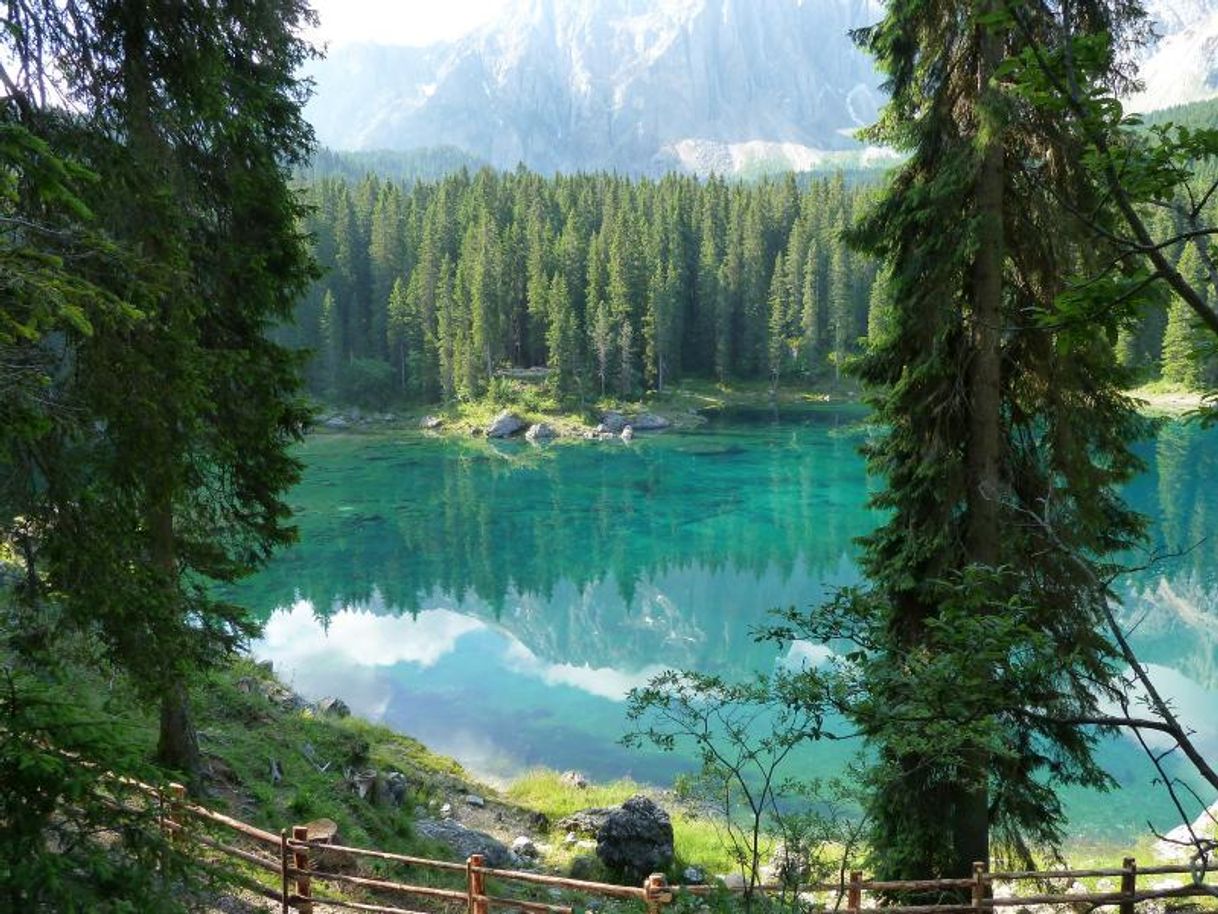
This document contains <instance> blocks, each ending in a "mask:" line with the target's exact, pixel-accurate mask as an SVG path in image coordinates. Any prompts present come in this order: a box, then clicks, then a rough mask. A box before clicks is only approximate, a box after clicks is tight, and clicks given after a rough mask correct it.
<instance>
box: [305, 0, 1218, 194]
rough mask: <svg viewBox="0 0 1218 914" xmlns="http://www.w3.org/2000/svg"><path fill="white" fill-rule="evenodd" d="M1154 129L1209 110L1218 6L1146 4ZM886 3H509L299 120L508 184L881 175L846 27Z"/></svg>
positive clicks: (1146, 100)
mask: <svg viewBox="0 0 1218 914" xmlns="http://www.w3.org/2000/svg"><path fill="white" fill-rule="evenodd" d="M1146 7H1147V13H1148V16H1149V18H1150V21H1151V23H1152V28H1153V30H1154V33H1155V34H1156V35H1157V36H1159V37H1157V38H1156V39H1155V40H1154V41H1152V42H1151V44H1149V45H1148V46H1147V47H1145V48H1143V49H1142V50H1141V51H1140V52H1139V56H1140V57H1141V58H1142V60H1141V69H1140V74H1141V79H1142V81H1143V83H1144V89H1143V90H1142V91H1140V92H1139V93H1137V94H1136V95H1134V96H1132V97H1131V98H1130V99H1128V100H1127V102H1128V104H1127V107H1128V108H1129V109H1130V110H1136V111H1142V112H1149V111H1154V110H1157V109H1161V108H1165V107H1168V106H1173V105H1180V104H1185V103H1189V102H1193V101H1197V100H1199V99H1207V98H1212V97H1214V96H1218V0H1148V2H1147V4H1146ZM881 13H882V4H881V3H880V2H879V0H513V2H511V3H509V5H508V6H507V7H506V8H505V10H504V12H503V13H502V14H501V15H500V16H499V17H498V18H497V19H495V20H494V21H493V22H491V23H490V24H488V25H486V26H484V27H483V28H481V29H479V30H478V31H475V32H473V33H471V34H469V35H467V36H465V37H464V38H462V39H460V40H458V41H455V42H448V43H442V44H436V45H431V46H427V47H422V48H418V47H392V46H383V45H369V44H363V45H349V46H346V47H340V48H338V49H336V50H334V51H333V53H332V54H331V55H330V56H329V58H327V59H326V60H324V61H320V62H319V63H317V64H316V65H315V67H314V69H313V71H312V73H311V75H312V76H313V78H314V79H315V80H316V83H317V94H316V96H315V97H314V99H313V100H312V101H311V102H310V104H309V106H308V108H307V110H306V114H307V116H308V117H309V119H310V120H311V121H312V123H313V125H314V127H315V128H316V130H317V134H318V139H319V140H320V141H321V142H322V143H323V144H324V145H326V146H329V147H331V148H333V149H344V150H411V149H417V148H420V147H430V148H435V147H452V148H454V149H456V150H460V151H462V152H463V153H465V154H466V155H468V156H469V158H470V160H471V161H482V162H486V163H489V164H491V165H494V166H496V167H500V168H512V167H515V166H516V164H517V163H520V162H523V163H524V164H525V165H527V166H529V167H530V168H532V169H535V170H537V171H540V172H543V173H548V172H551V171H566V172H570V171H580V170H584V171H587V170H596V169H610V170H616V171H621V172H628V173H634V174H638V173H643V174H658V173H661V172H664V171H667V170H669V169H672V168H676V169H679V170H682V171H692V172H697V173H700V174H706V173H708V172H711V171H714V172H718V173H720V174H736V175H741V174H745V175H747V174H749V173H750V172H764V171H778V170H786V169H794V170H796V171H808V170H812V169H817V168H825V167H846V168H857V167H860V166H866V165H869V164H875V163H880V164H884V163H887V162H889V161H891V157H890V156H889V154H887V153H886V152H884V151H882V150H877V149H874V148H867V147H864V146H863V145H862V144H861V143H859V142H858V141H857V140H855V139H854V137H853V132H854V130H855V129H856V128H857V127H859V126H861V125H864V124H867V123H870V122H871V120H872V119H873V118H874V116H875V113H876V111H877V110H878V107H879V105H881V104H882V103H883V95H882V93H881V91H880V90H879V84H880V79H879V77H878V75H877V74H876V72H875V70H874V69H873V67H872V65H871V62H870V59H869V58H868V57H867V55H865V54H863V53H861V52H860V51H859V50H858V49H857V48H856V47H855V46H854V44H853V43H852V41H851V40H850V38H849V35H848V32H849V30H850V29H852V28H857V27H859V26H862V25H867V24H869V23H871V22H874V21H876V20H877V19H878V18H879V17H880V15H881Z"/></svg>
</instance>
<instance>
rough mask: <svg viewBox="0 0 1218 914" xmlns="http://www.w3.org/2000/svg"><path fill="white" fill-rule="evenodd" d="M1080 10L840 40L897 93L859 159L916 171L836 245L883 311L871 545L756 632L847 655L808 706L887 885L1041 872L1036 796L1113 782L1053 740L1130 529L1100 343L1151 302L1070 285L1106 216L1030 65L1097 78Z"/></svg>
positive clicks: (1108, 342)
mask: <svg viewBox="0 0 1218 914" xmlns="http://www.w3.org/2000/svg"><path fill="white" fill-rule="evenodd" d="M1085 7H1086V10H1085V12H1080V13H1079V19H1078V20H1072V22H1071V24H1070V26H1069V28H1064V27H1063V26H1062V24H1061V22H1060V21H1059V20H1058V18H1057V17H1059V16H1061V15H1073V13H1072V12H1070V11H1066V12H1064V13H1063V11H1062V10H1061V9H1057V8H1051V7H1049V6H1043V7H1042V6H1036V8H1035V12H1034V14H1032V13H1031V11H1030V8H1027V7H1024V6H1022V5H1020V6H1012V5H1005V4H1002V5H1000V4H981V5H978V4H949V5H948V6H946V7H944V6H941V5H940V6H936V5H934V4H912V5H896V6H891V7H889V9H888V13H887V15H886V16H885V18H884V19H883V20H882V21H881V22H880V23H878V24H877V25H876V26H875V27H873V28H870V29H865V30H862V31H861V32H860V33H859V37H860V41H861V43H862V44H863V45H864V46H865V47H866V48H867V49H868V50H870V51H871V52H872V53H873V54H874V55H875V57H876V59H877V62H878V64H879V66H880V67H881V69H882V70H883V71H884V72H885V73H886V75H887V76H888V78H889V80H890V85H891V87H892V101H891V103H890V104H889V105H888V107H887V108H886V109H885V111H884V113H883V115H882V117H881V119H880V121H879V123H878V124H877V125H876V126H875V127H873V128H872V129H871V131H870V136H871V137H872V138H873V139H875V140H877V141H880V142H884V143H886V144H888V145H892V146H895V147H897V148H900V149H903V150H906V151H908V152H909V158H908V159H907V161H906V162H905V164H904V165H903V166H902V167H901V168H900V169H899V170H898V171H897V173H896V174H895V175H894V176H893V179H892V181H891V183H890V185H889V187H888V188H887V190H886V192H885V193H884V195H883V196H882V197H881V198H880V199H879V200H878V201H877V202H876V203H875V204H874V206H872V207H871V208H870V210H869V211H868V212H867V214H866V215H865V216H864V218H863V219H862V220H861V221H860V223H859V224H858V226H857V227H856V228H855V229H854V230H853V231H852V233H851V237H852V241H853V242H854V243H855V244H856V245H857V246H858V248H859V249H860V250H861V251H862V252H864V253H866V254H869V255H871V256H873V257H877V258H881V259H882V260H883V261H884V268H885V271H886V273H887V276H888V280H887V282H888V284H889V287H890V288H889V291H888V293H887V294H886V295H885V296H884V297H883V298H881V299H880V300H881V301H883V300H884V299H885V298H886V299H887V301H888V302H889V303H890V305H891V307H890V308H889V309H888V312H887V314H885V315H884V317H883V320H882V321H880V320H877V322H876V327H875V332H874V333H873V334H871V336H872V339H871V345H870V347H869V348H868V350H867V351H866V352H865V353H864V354H863V355H862V356H861V357H860V358H859V360H858V362H857V364H856V368H855V370H856V371H857V374H858V375H859V377H860V378H861V379H862V380H863V381H864V382H865V383H866V384H867V385H869V387H870V389H871V391H872V393H871V402H872V403H873V405H874V406H875V408H876V410H877V413H878V421H879V422H880V424H881V425H882V427H883V432H882V434H881V435H879V436H877V437H876V438H875V439H873V440H871V441H870V442H868V444H867V445H866V447H865V452H866V454H867V456H868V458H869V462H870V467H871V470H872V471H873V472H874V473H875V474H876V475H877V476H879V477H880V478H882V479H883V480H884V483H885V488H884V489H883V490H882V491H881V492H879V493H877V495H876V496H875V497H874V499H873V504H874V505H875V506H876V507H877V508H881V509H883V510H885V511H886V512H887V514H888V520H887V522H886V523H885V524H883V525H882V526H881V527H880V528H879V529H878V530H877V531H876V532H875V533H874V534H872V535H871V536H869V537H867V538H866V540H865V541H864V548H865V552H864V555H863V560H862V564H863V567H864V570H865V572H866V574H867V577H868V581H869V584H868V586H867V587H865V588H863V589H861V590H857V591H847V592H845V593H843V594H841V595H839V597H838V599H837V600H836V601H834V602H832V603H830V604H829V605H828V606H825V607H822V608H821V609H820V610H817V611H814V612H812V613H810V614H799V613H796V614H792V615H791V616H789V617H788V622H789V623H790V624H789V626H788V627H787V628H786V629H785V630H782V628H781V627H780V630H779V632H777V633H776V634H777V635H778V637H779V638H780V640H789V639H790V638H793V637H797V638H804V637H808V638H812V639H813V640H816V641H826V640H830V639H832V638H847V639H848V640H850V641H852V642H853V649H852V650H850V651H848V652H847V653H846V654H845V655H844V658H843V659H842V660H841V661H840V663H839V664H837V665H836V666H835V667H834V668H833V669H831V670H828V671H826V670H809V671H806V673H805V676H804V687H805V690H806V692H807V694H808V696H809V699H808V700H809V701H811V700H817V701H820V702H825V703H828V704H829V705H830V706H831V707H835V708H837V709H838V710H840V711H841V712H842V713H844V714H845V715H846V716H847V717H848V719H850V720H851V721H853V722H854V723H855V725H856V726H857V727H858V729H859V731H860V733H861V735H863V736H864V737H865V738H866V739H867V740H868V742H869V743H870V744H871V745H872V747H873V749H874V751H875V759H876V761H875V764H874V765H873V766H872V767H871V769H870V770H869V777H868V791H867V804H866V808H867V810H868V812H869V813H870V815H871V829H870V834H869V838H870V840H869V843H870V847H871V852H872V856H873V864H874V865H875V868H876V872H877V873H878V874H879V875H880V876H881V878H885V877H895V878H919V877H925V876H926V875H927V874H932V873H933V874H943V875H955V876H965V875H967V874H968V871H969V868H970V867H971V861H972V860H975V859H981V858H983V857H987V856H989V847H990V846H991V845H990V841H991V840H992V841H993V847H994V849H995V851H996V856H998V857H999V858H1000V859H1013V860H1016V861H1021V862H1024V863H1026V862H1028V861H1030V860H1031V859H1032V858H1033V857H1034V856H1035V855H1036V853H1037V852H1045V853H1048V854H1049V855H1051V854H1052V852H1053V849H1054V848H1055V847H1056V846H1057V845H1058V844H1059V843H1060V840H1061V837H1062V831H1061V829H1062V821H1063V820H1062V810H1061V806H1060V803H1059V802H1058V801H1057V799H1056V796H1055V793H1054V788H1055V787H1056V786H1058V785H1060V784H1069V783H1084V784H1090V785H1092V786H1102V785H1103V784H1105V783H1106V777H1105V775H1104V774H1103V772H1101V771H1100V770H1099V769H1098V768H1097V766H1096V765H1095V763H1094V760H1093V757H1092V748H1093V737H1092V736H1091V735H1088V734H1085V732H1083V731H1080V730H1079V729H1078V728H1077V727H1073V726H1072V725H1071V724H1069V723H1068V722H1069V721H1071V720H1076V719H1080V718H1085V717H1087V716H1089V715H1090V714H1091V713H1093V712H1094V711H1095V708H1096V702H1097V700H1098V698H1097V690H1102V689H1104V688H1106V687H1108V686H1110V685H1111V684H1112V683H1113V681H1114V673H1113V670H1112V666H1111V659H1112V656H1113V649H1112V648H1111V646H1110V645H1109V644H1108V643H1107V642H1106V641H1105V640H1104V638H1103V637H1102V636H1100V635H1099V634H1097V631H1098V629H1099V626H1100V623H1101V620H1102V611H1103V607H1104V605H1105V601H1106V600H1107V599H1108V594H1107V593H1106V592H1104V588H1103V587H1102V586H1100V585H1097V584H1096V583H1095V582H1096V581H1097V580H1103V579H1104V576H1105V573H1106V572H1107V570H1108V566H1107V562H1109V561H1110V559H1109V558H1108V557H1109V556H1111V555H1112V554H1114V553H1115V552H1117V551H1119V550H1121V549H1122V548H1126V547H1128V546H1129V545H1130V544H1132V543H1134V542H1136V541H1137V538H1138V536H1139V535H1140V532H1141V528H1142V523H1141V519H1140V518H1138V517H1136V516H1134V515H1132V514H1131V513H1130V512H1129V511H1128V510H1127V509H1126V508H1125V507H1124V505H1123V504H1122V503H1121V501H1120V499H1119V498H1118V496H1117V487H1118V486H1119V485H1120V484H1121V483H1122V482H1124V481H1125V480H1127V479H1129V478H1130V476H1131V475H1132V474H1133V473H1134V472H1136V470H1137V469H1138V466H1139V464H1138V461H1137V460H1136V458H1134V457H1133V456H1132V455H1131V454H1130V452H1129V450H1128V442H1129V441H1131V440H1132V439H1133V438H1134V437H1136V434H1137V429H1138V426H1137V422H1136V419H1135V417H1134V414H1133V412H1132V410H1131V406H1130V404H1129V403H1128V402H1127V401H1126V400H1125V399H1124V398H1123V397H1122V396H1121V395H1120V393H1119V391H1120V389H1121V387H1122V386H1123V385H1124V384H1125V383H1126V377H1125V375H1124V374H1123V373H1122V372H1121V371H1120V370H1119V369H1118V367H1117V366H1116V365H1115V364H1114V360H1113V354H1112V345H1113V344H1114V343H1115V342H1116V339H1117V334H1118V330H1119V329H1120V328H1122V327H1125V328H1128V327H1131V326H1132V324H1133V323H1134V321H1135V319H1136V318H1135V316H1136V314H1137V312H1138V310H1139V308H1140V307H1143V306H1145V305H1146V304H1147V296H1146V295H1145V294H1144V293H1145V283H1143V282H1141V277H1139V276H1138V275H1137V269H1136V268H1135V267H1125V266H1122V267H1121V269H1119V270H1117V271H1115V272H1114V273H1113V274H1112V275H1111V277H1110V278H1109V280H1108V281H1107V282H1106V283H1090V284H1089V283H1088V282H1087V280H1089V279H1090V278H1091V275H1092V274H1091V271H1090V269H1089V266H1090V264H1092V263H1094V262H1105V260H1104V258H1105V257H1106V256H1108V257H1110V256H1111V255H1112V252H1111V251H1110V250H1107V249H1104V248H1103V245H1097V243H1096V242H1095V241H1094V240H1093V239H1092V238H1091V237H1090V233H1089V231H1088V227H1087V226H1086V225H1084V224H1082V223H1081V221H1078V220H1075V219H1073V218H1072V212H1071V211H1069V210H1067V209H1065V208H1063V206H1062V204H1061V201H1062V199H1064V198H1072V199H1077V200H1079V201H1085V202H1080V203H1079V204H1078V207H1079V208H1080V209H1085V210H1086V211H1087V212H1098V213H1099V214H1100V215H1099V216H1098V217H1097V218H1099V219H1110V218H1111V217H1112V209H1111V207H1107V206H1104V205H1102V204H1101V203H1097V201H1100V200H1102V199H1103V195H1102V194H1101V193H1100V192H1099V191H1098V190H1097V187H1096V182H1095V181H1094V178H1093V176H1092V175H1091V174H1090V173H1089V172H1088V171H1087V170H1086V168H1085V167H1073V166H1072V165H1070V164H1068V163H1083V162H1084V160H1085V159H1086V158H1087V151H1086V144H1085V141H1084V138H1083V136H1082V135H1081V131H1080V130H1077V129H1075V130H1063V129H1061V128H1060V127H1059V126H1058V125H1057V122H1058V120H1059V119H1060V116H1061V114H1062V112H1063V111H1064V110H1065V105H1064V103H1063V101H1062V99H1061V98H1060V96H1059V95H1058V94H1057V93H1056V91H1055V86H1054V84H1053V81H1052V79H1050V78H1048V77H1047V76H1046V67H1045V66H1044V64H1045V62H1046V61H1059V62H1064V61H1066V60H1067V59H1069V60H1071V61H1072V62H1073V65H1074V66H1076V67H1077V68H1078V73H1079V78H1080V79H1081V80H1084V81H1085V84H1087V85H1091V84H1092V81H1094V82H1095V83H1096V84H1097V85H1098V84H1101V83H1104V82H1105V81H1106V80H1108V79H1110V78H1111V76H1112V74H1111V73H1110V71H1109V68H1110V66H1111V61H1112V57H1111V54H1110V53H1109V49H1110V47H1111V41H1112V36H1113V34H1115V33H1118V32H1119V31H1120V30H1121V29H1123V28H1125V27H1126V26H1127V24H1128V23H1127V21H1126V20H1125V19H1124V16H1125V15H1126V13H1128V12H1129V10H1127V9H1125V8H1124V6H1123V5H1122V4H1120V3H1114V4H1105V3H1096V4H1085ZM1071 9H1073V8H1071ZM1063 35H1069V36H1070V37H1069V38H1066V39H1063V37H1062V36H1063ZM1047 69H1048V70H1052V64H1050V65H1049V66H1048V68H1047ZM979 74H980V76H979ZM1050 125H1052V126H1050ZM1048 163H1061V164H1062V167H1060V168H1058V167H1056V165H1052V166H1051V165H1049V164H1048ZM1084 164H1085V163H1084ZM1158 175H1159V172H1157V171H1156V170H1155V169H1154V168H1148V169H1147V171H1146V173H1145V175H1144V177H1145V180H1147V181H1149V182H1151V183H1154V182H1155V181H1157V180H1159V177H1158ZM948 227H950V229H949V228H948ZM839 256H841V255H839V254H837V253H836V252H835V253H834V255H833V258H834V260H835V261H836V260H837V259H838V258H839ZM1109 262H1116V263H1118V264H1123V263H1124V262H1123V261H1122V260H1121V259H1120V258H1116V259H1115V260H1114V261H1109ZM836 269H841V267H838V268H836ZM833 271H834V269H833V268H832V267H831V272H833ZM1071 276H1078V277H1079V279H1078V280H1077V281H1075V282H1071V281H1070V277H1071ZM831 300H832V299H831ZM832 312H833V309H832V307H831V308H830V313H832ZM1098 315H1103V319H1104V322H1105V328H1106V330H1107V331H1108V332H1106V333H1104V334H1102V335H1099V334H1097V333H1096V332H1095V327H1094V323H1093V319H1094V318H1095V317H1096V316H1098ZM878 317H879V315H878V314H877V318H878ZM859 329H861V328H858V329H855V328H847V330H846V331H845V332H846V333H847V334H853V333H856V332H858V330H859ZM834 332H835V336H838V337H839V338H840V335H841V334H842V333H843V330H842V325H841V324H839V325H838V327H836V328H835V331H834ZM836 348H838V350H839V351H840V347H836ZM1033 712H1034V713H1033Z"/></svg>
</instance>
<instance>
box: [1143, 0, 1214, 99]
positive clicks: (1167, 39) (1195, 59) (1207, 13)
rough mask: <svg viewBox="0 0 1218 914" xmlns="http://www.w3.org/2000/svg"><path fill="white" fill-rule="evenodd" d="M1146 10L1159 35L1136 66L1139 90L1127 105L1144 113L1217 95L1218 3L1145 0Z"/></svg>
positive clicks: (1197, 0) (1202, 0)
mask: <svg viewBox="0 0 1218 914" xmlns="http://www.w3.org/2000/svg"><path fill="white" fill-rule="evenodd" d="M1145 6H1146V13H1147V16H1148V18H1149V19H1150V21H1151V26H1152V28H1153V30H1154V33H1155V34H1156V35H1157V36H1159V37H1158V38H1157V39H1156V40H1155V41H1153V42H1152V44H1151V45H1150V46H1149V47H1148V48H1146V50H1145V52H1144V55H1145V56H1144V57H1143V59H1142V62H1141V66H1140V68H1139V78H1140V79H1141V81H1142V83H1143V84H1144V88H1143V89H1142V91H1140V92H1138V93H1136V94H1134V95H1133V96H1132V97H1130V98H1129V99H1128V100H1127V103H1126V107H1127V108H1128V109H1129V110H1131V111H1139V112H1143V113H1145V112H1149V111H1157V110H1159V109H1161V108H1168V107H1172V106H1175V105H1184V104H1188V103H1189V102H1196V101H1202V100H1204V99H1209V98H1214V97H1215V96H1218V0H1149V2H1147V3H1146V4H1145Z"/></svg>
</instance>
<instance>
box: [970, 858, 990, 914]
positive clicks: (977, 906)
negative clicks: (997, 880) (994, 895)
mask: <svg viewBox="0 0 1218 914" xmlns="http://www.w3.org/2000/svg"><path fill="white" fill-rule="evenodd" d="M987 869H988V867H987V866H986V864H985V861H983V860H978V861H976V862H975V863H974V864H973V910H974V911H980V910H981V908H982V906H983V905H984V904H985V895H986V892H985V874H986V870H987Z"/></svg>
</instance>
